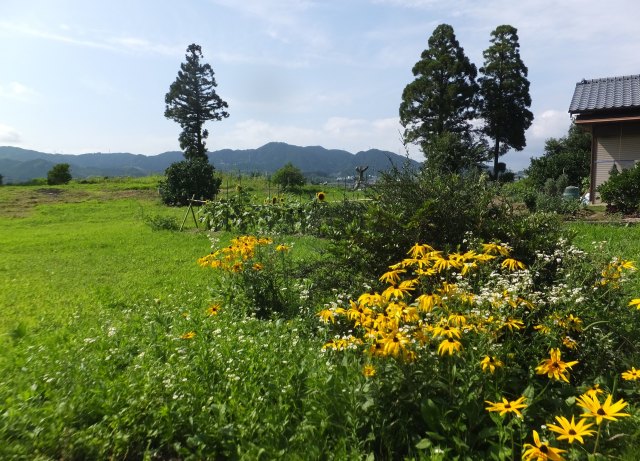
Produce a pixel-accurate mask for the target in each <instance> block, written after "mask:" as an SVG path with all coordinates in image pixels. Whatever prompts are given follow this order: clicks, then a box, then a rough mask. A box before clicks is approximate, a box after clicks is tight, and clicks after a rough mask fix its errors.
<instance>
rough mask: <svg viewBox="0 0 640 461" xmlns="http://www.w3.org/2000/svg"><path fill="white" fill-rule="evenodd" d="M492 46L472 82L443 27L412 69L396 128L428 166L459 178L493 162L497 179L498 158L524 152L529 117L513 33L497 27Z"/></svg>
mask: <svg viewBox="0 0 640 461" xmlns="http://www.w3.org/2000/svg"><path fill="white" fill-rule="evenodd" d="M490 42H491V46H489V48H487V49H486V50H485V51H484V53H483V57H484V64H483V66H482V67H481V68H480V76H479V77H478V70H477V68H476V66H475V65H474V64H473V63H472V62H471V61H470V60H469V58H467V56H466V55H465V53H464V49H463V48H462V47H461V46H460V44H459V42H458V40H457V39H456V36H455V33H454V30H453V27H451V26H450V25H448V24H441V25H439V26H438V27H436V29H435V30H434V31H433V34H432V35H431V37H429V40H428V45H429V47H428V48H427V49H426V50H424V51H423V52H422V55H421V57H420V60H419V61H418V62H417V63H416V64H415V66H414V67H413V69H412V71H413V75H414V76H415V79H414V80H413V81H412V82H411V83H409V84H408V85H407V86H406V87H405V89H404V91H403V93H402V102H401V104H400V122H401V123H402V125H403V127H404V133H403V137H404V141H405V142H406V143H413V144H417V145H418V146H420V148H421V150H422V152H423V153H424V155H425V157H426V161H427V164H428V165H429V166H431V167H434V168H437V169H441V170H444V171H449V172H458V171H461V170H464V169H467V168H470V167H473V166H476V165H479V164H480V163H482V162H484V161H486V160H488V159H489V158H493V171H494V174H495V173H497V172H498V171H499V170H500V168H499V162H498V159H499V157H500V156H501V155H504V154H505V153H506V152H507V151H508V150H509V149H515V150H517V151H520V150H522V149H523V148H524V147H525V146H526V139H525V136H524V133H525V131H526V130H527V128H529V127H530V126H531V123H532V122H533V114H532V113H531V111H529V107H530V106H531V97H530V95H529V81H528V80H527V74H528V70H527V67H526V66H525V65H524V62H523V61H522V58H521V57H520V44H519V42H518V33H517V29H516V28H515V27H513V26H510V25H501V26H498V27H497V28H496V29H495V30H494V31H493V32H491V40H490ZM474 122H475V123H474ZM477 122H481V124H480V126H479V127H474V126H476V125H477ZM488 140H491V141H492V143H493V145H492V146H489V143H488Z"/></svg>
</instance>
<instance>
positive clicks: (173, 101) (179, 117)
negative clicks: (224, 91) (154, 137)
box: [164, 43, 229, 160]
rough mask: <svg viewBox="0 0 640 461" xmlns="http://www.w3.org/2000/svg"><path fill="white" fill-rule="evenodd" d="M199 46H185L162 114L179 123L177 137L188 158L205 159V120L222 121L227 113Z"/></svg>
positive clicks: (206, 135)
mask: <svg viewBox="0 0 640 461" xmlns="http://www.w3.org/2000/svg"><path fill="white" fill-rule="evenodd" d="M201 58H202V49H201V47H200V45H196V44H195V43H194V44H191V45H189V47H188V48H187V55H186V62H184V63H182V64H181V65H180V70H179V71H178V77H177V78H176V80H175V81H174V82H173V83H172V84H171V86H170V87H169V92H168V93H167V94H166V96H165V98H164V100H165V103H166V108H165V111H164V116H165V117H167V118H170V119H172V120H174V121H176V122H178V123H179V124H180V126H181V127H182V133H180V137H179V138H178V140H179V141H180V148H181V149H182V150H183V151H184V156H185V158H186V159H187V160H194V159H197V158H200V159H205V160H206V159H207V148H206V144H205V139H207V137H208V136H209V132H208V131H207V130H204V129H203V126H204V123H205V122H206V121H208V120H222V119H223V118H226V117H228V116H229V113H228V112H227V111H226V110H225V109H227V107H229V106H228V105H227V103H226V102H225V101H223V100H222V99H221V98H220V96H218V94H217V93H216V90H215V88H216V86H218V85H217V83H216V79H215V78H214V72H213V69H212V68H211V66H210V65H209V64H207V63H204V64H202V63H201V62H200V59H201Z"/></svg>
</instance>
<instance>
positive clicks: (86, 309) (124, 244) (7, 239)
mask: <svg viewBox="0 0 640 461" xmlns="http://www.w3.org/2000/svg"><path fill="white" fill-rule="evenodd" d="M140 186H141V184H140V183H139V182H133V181H132V182H131V183H130V187H131V188H130V189H123V188H122V184H121V183H118V182H116V183H107V184H102V185H96V184H90V185H77V184H72V185H69V186H62V187H56V188H42V187H3V188H0V194H1V195H0V203H2V204H3V205H2V206H0V242H2V244H1V245H2V246H1V248H2V258H0V306H1V308H2V317H1V318H0V345H1V346H4V347H6V346H7V343H8V338H9V337H10V336H11V335H12V333H13V334H14V335H15V334H18V333H19V334H20V335H24V334H25V333H26V335H30V334H35V333H37V332H38V331H39V330H41V329H51V328H56V327H58V326H60V325H64V324H66V323H67V322H68V320H69V318H70V317H71V316H72V315H87V316H90V315H91V314H92V312H96V311H98V310H101V309H105V308H109V307H114V306H118V305H128V304H130V303H132V302H135V301H137V300H140V299H144V298H160V299H161V298H164V297H167V296H168V295H170V294H172V293H175V291H176V290H179V289H181V288H182V289H187V287H190V288H191V289H193V290H202V289H204V287H205V286H206V284H207V279H208V278H209V277H210V275H211V274H207V273H206V272H205V271H203V270H202V269H201V268H199V267H198V266H197V265H196V262H195V261H196V259H197V258H198V257H199V256H201V255H202V254H204V253H206V252H207V251H208V250H209V248H210V242H209V241H208V238H207V236H206V235H205V233H204V232H193V231H192V230H193V228H194V224H193V221H191V222H187V229H188V230H187V231H186V232H182V233H178V232H170V231H153V230H151V228H150V227H149V226H148V225H146V224H145V222H144V219H143V217H144V216H145V215H147V216H150V215H151V216H153V215H158V214H162V215H165V216H174V217H175V218H176V219H178V220H180V221H181V219H182V217H183V216H184V211H185V210H184V209H170V208H166V207H162V206H161V204H160V202H159V200H158V199H157V198H156V197H155V196H154V194H153V191H152V189H147V190H145V189H141V188H139V187H140ZM149 186H150V187H152V184H149ZM46 189H49V190H50V189H54V190H57V191H60V192H58V193H56V195H55V196H54V198H53V199H52V198H51V197H50V196H49V194H47V193H46V192H44V190H46ZM39 190H42V191H39ZM38 195H40V196H44V197H42V200H41V201H42V202H43V203H42V204H34V203H32V202H31V200H34V199H37V198H38V197H37V196H38ZM65 196H66V197H65ZM16 197H18V198H19V200H21V201H22V202H21V203H20V204H19V205H18V204H16V203H15V202H16V200H15V199H16ZM67 200H69V201H67ZM3 214H4V216H3ZM16 214H18V215H20V216H22V217H15V216H16Z"/></svg>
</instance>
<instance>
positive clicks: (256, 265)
mask: <svg viewBox="0 0 640 461" xmlns="http://www.w3.org/2000/svg"><path fill="white" fill-rule="evenodd" d="M251 267H252V268H253V270H254V271H261V270H262V269H263V268H264V266H263V265H262V264H260V263H253V266H251Z"/></svg>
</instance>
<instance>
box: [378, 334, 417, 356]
mask: <svg viewBox="0 0 640 461" xmlns="http://www.w3.org/2000/svg"><path fill="white" fill-rule="evenodd" d="M410 342H411V340H410V339H409V337H407V336H406V335H405V334H404V333H401V332H399V331H397V332H395V333H393V334H390V335H387V336H385V337H383V338H382V339H381V340H380V343H382V346H383V349H382V352H383V354H384V355H390V356H392V357H398V356H399V355H400V354H401V353H403V352H404V351H405V349H406V346H407V345H408V344H409V343H410Z"/></svg>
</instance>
